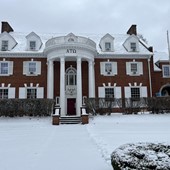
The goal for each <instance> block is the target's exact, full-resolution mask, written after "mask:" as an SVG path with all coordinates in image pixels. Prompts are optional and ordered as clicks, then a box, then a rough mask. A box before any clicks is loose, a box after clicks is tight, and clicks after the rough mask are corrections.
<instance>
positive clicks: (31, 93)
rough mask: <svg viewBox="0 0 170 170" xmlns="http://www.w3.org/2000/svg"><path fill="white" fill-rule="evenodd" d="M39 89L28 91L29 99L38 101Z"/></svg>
mask: <svg viewBox="0 0 170 170" xmlns="http://www.w3.org/2000/svg"><path fill="white" fill-rule="evenodd" d="M36 98H37V89H27V99H36Z"/></svg>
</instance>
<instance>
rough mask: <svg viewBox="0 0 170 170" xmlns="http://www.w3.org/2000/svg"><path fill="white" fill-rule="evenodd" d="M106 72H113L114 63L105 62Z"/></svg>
mask: <svg viewBox="0 0 170 170" xmlns="http://www.w3.org/2000/svg"><path fill="white" fill-rule="evenodd" d="M105 72H106V74H111V72H112V63H109V62H107V63H105Z"/></svg>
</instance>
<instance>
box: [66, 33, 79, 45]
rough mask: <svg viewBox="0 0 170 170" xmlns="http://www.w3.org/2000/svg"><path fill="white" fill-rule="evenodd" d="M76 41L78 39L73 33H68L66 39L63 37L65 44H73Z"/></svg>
mask: <svg viewBox="0 0 170 170" xmlns="http://www.w3.org/2000/svg"><path fill="white" fill-rule="evenodd" d="M77 41H78V37H77V36H75V35H74V34H73V33H69V34H68V35H67V36H66V37H65V42H69V43H74V42H77Z"/></svg>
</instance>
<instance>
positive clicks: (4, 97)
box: [0, 89, 8, 99]
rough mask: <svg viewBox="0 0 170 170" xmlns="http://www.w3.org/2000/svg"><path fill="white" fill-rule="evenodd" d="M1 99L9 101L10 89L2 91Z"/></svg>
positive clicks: (0, 93) (0, 91) (0, 92)
mask: <svg viewBox="0 0 170 170" xmlns="http://www.w3.org/2000/svg"><path fill="white" fill-rule="evenodd" d="M0 99H8V89H0Z"/></svg>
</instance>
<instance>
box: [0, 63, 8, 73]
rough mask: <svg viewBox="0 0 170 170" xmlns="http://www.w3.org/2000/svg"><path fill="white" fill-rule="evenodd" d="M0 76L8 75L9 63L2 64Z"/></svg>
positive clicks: (0, 64)
mask: <svg viewBox="0 0 170 170" xmlns="http://www.w3.org/2000/svg"><path fill="white" fill-rule="evenodd" d="M0 74H8V62H0Z"/></svg>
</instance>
